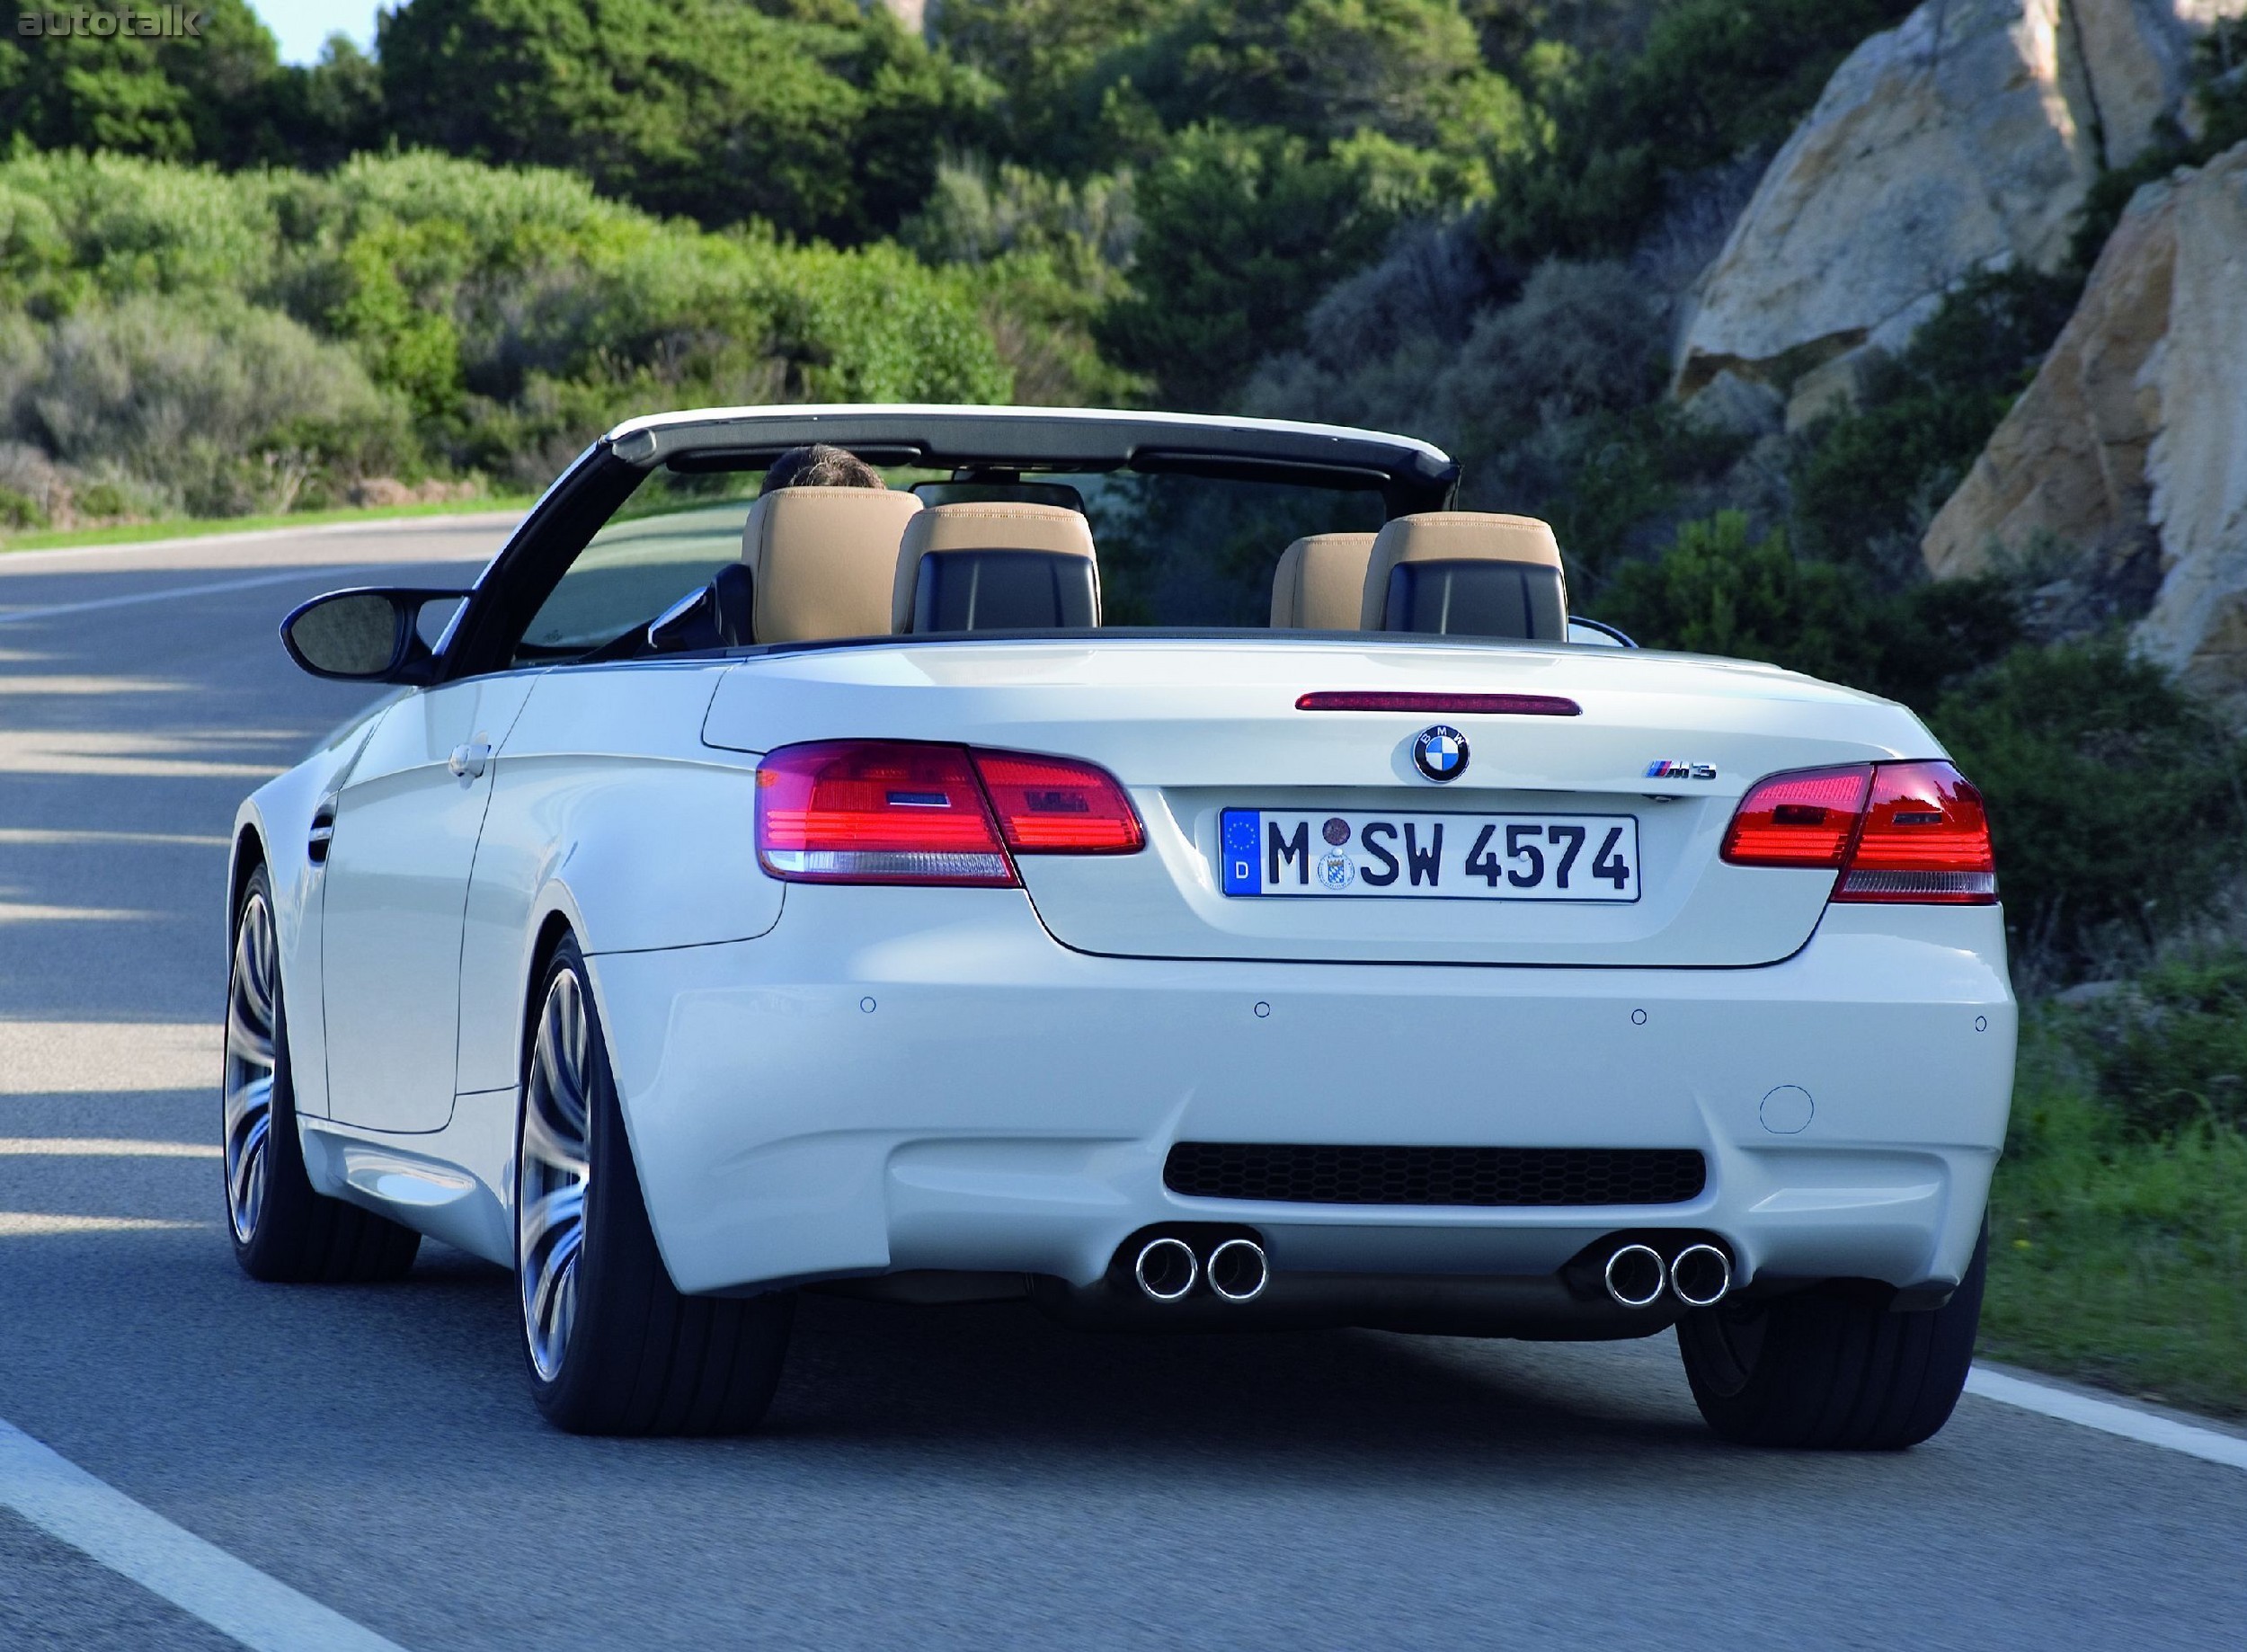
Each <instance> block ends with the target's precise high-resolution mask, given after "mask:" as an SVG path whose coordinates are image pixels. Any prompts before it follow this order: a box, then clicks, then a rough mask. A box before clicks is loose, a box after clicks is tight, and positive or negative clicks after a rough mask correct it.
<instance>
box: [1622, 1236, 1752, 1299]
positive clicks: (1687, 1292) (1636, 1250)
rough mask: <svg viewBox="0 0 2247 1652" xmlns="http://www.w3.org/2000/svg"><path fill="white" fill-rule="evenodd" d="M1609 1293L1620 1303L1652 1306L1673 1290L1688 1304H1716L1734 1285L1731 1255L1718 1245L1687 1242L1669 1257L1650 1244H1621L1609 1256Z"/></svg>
mask: <svg viewBox="0 0 2247 1652" xmlns="http://www.w3.org/2000/svg"><path fill="white" fill-rule="evenodd" d="M1604 1276H1605V1279H1606V1282H1607V1294H1608V1295H1609V1296H1611V1297H1612V1298H1613V1299H1614V1301H1615V1302H1616V1304H1617V1305H1618V1306H1619V1307H1623V1308H1651V1307H1653V1306H1654V1305H1655V1303H1656V1302H1658V1301H1661V1300H1662V1293H1663V1292H1665V1291H1668V1292H1671V1293H1672V1294H1674V1296H1675V1297H1676V1298H1677V1300H1678V1301H1681V1302H1683V1304H1684V1305H1685V1306H1686V1307H1688V1308H1714V1307H1715V1306H1716V1305H1717V1304H1718V1303H1719V1302H1720V1301H1724V1299H1725V1296H1726V1295H1727V1292H1730V1291H1731V1289H1732V1258H1731V1257H1728V1256H1727V1255H1726V1254H1725V1253H1724V1252H1723V1251H1722V1250H1721V1249H1719V1248H1718V1247H1717V1246H1714V1245H1710V1244H1703V1243H1695V1244H1691V1245H1688V1246H1686V1247H1685V1248H1683V1249H1682V1250H1680V1251H1679V1252H1678V1253H1677V1254H1676V1255H1675V1256H1674V1257H1671V1258H1669V1259H1668V1260H1667V1261H1665V1260H1663V1257H1662V1253H1661V1252H1660V1251H1658V1250H1656V1248H1654V1247H1653V1246H1651V1245H1639V1244H1631V1245H1619V1246H1617V1247H1616V1248H1615V1251H1614V1254H1613V1255H1612V1256H1611V1257H1608V1258H1607V1269H1606V1273H1605V1275H1604Z"/></svg>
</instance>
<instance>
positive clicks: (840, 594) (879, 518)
mask: <svg viewBox="0 0 2247 1652" xmlns="http://www.w3.org/2000/svg"><path fill="white" fill-rule="evenodd" d="M919 511H920V501H919V500H918V499H916V498H914V497H913V496H912V495H911V494H910V493H897V492H893V491H892V490H891V489H889V488H870V487H784V488H778V489H776V490H775V491H774V492H772V493H767V494H766V495H765V496H764V497H763V498H761V499H759V501H758V502H756V503H755V504H754V505H752V506H750V511H749V520H748V521H747V522H746V523H745V524H743V525H742V561H743V562H745V563H747V564H749V571H750V573H752V574H754V575H755V576H756V580H757V594H756V621H755V630H756V634H757V640H758V641H759V642H760V643H813V642H819V641H821V640H822V639H824V638H827V637H831V636H881V635H884V634H885V633H887V632H888V630H889V628H890V585H891V582H892V581H893V580H894V579H895V578H896V574H897V541H898V537H899V536H900V535H901V534H902V533H903V532H904V531H905V524H906V522H907V521H909V520H910V519H911V518H912V517H914V516H915V515H917V514H918V513H919Z"/></svg>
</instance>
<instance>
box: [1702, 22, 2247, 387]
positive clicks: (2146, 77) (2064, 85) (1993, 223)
mask: <svg viewBox="0 0 2247 1652" xmlns="http://www.w3.org/2000/svg"><path fill="white" fill-rule="evenodd" d="M2239 15H2247V0H1927V4H1923V5H1922V6H1921V7H1920V8H1919V10H1917V11H1916V12H1914V13H1912V15H1911V16H1910V17H1909V18H1907V19H1906V20H1905V22H1904V23H1903V25H1902V26H1901V27H1899V28H1896V29H1894V30H1891V31H1888V32H1887V33H1885V34H1878V35H1875V36H1874V37H1873V38H1872V39H1870V40H1867V41H1866V42H1865V43H1864V44H1863V45H1861V46H1860V47H1859V48H1858V49H1856V51H1854V52H1852V54H1851V55H1850V57H1849V58H1848V60H1847V61H1846V62H1844V63H1843V65H1842V67H1840V68H1839V69H1838V70H1836V71H1835V72H1834V78H1833V79H1832V80H1831V81H1830V82H1828V83H1827V84H1826V88H1825V93H1824V95H1823V96H1821V97H1820V98H1819V100H1818V103H1817V107H1816V109H1815V110H1813V111H1811V113H1810V115H1809V117H1808V119H1807V120H1805V121H1804V122H1803V123H1802V125H1801V126H1800V127H1798V128H1797V129H1796V130H1795V133H1794V135H1793V136H1792V137H1791V138H1789V139H1788V141H1787V144H1786V146H1785V147H1783V148H1782V149H1781V150H1780V152H1779V154H1778V155H1777V157H1776V158H1774V159H1773V160H1772V164H1771V167H1770V169H1769V170H1768V171H1767V172H1766V173H1764V175H1763V182H1762V183H1761V185H1759V186H1758V188H1757V190H1756V192H1755V195H1754V199H1753V200H1751V201H1750V202H1749V203H1748V207H1747V209H1746V211H1745V212H1744V213H1743V214H1742V215H1741V217H1740V220H1739V222H1738V223H1737V224H1736V225H1735V226H1734V227H1733V231H1732V235H1731V237H1730V239H1729V240H1728V241H1727V243H1726V244H1725V248H1724V250H1723V252H1721V253H1719V254H1718V256H1717V258H1716V260H1715V261H1714V262H1712V263H1711V264H1710V267H1709V269H1708V271H1706V272H1705V273H1704V274H1703V275H1702V277H1701V282H1700V284H1699V287H1698V289H1697V292H1696V295H1695V304H1694V306H1693V310H1692V314H1691V315H1690V316H1689V318H1688V319H1687V321H1686V323H1685V325H1684V326H1683V329H1682V331H1681V333H1680V336H1679V345H1678V351H1677V360H1676V380H1675V387H1676V389H1677V392H1678V394H1680V395H1687V396H1690V395H1693V394H1694V393H1695V392H1697V391H1698V390H1699V389H1701V386H1704V385H1706V384H1708V383H1709V382H1710V380H1711V379H1713V378H1714V377H1716V376H1717V375H1718V374H1719V373H1720V372H1724V371H1727V370H1728V371H1730V372H1732V373H1734V374H1735V375H1736V376H1738V377H1750V378H1763V379H1765V380H1768V381H1771V382H1774V383H1777V384H1779V385H1781V386H1790V385H1791V384H1792V382H1793V380H1794V379H1795V378H1796V377H1799V376H1800V375H1801V374H1803V373H1804V372H1806V371H1807V370H1809V369H1813V368H1816V367H1817V366H1819V365H1821V364H1822V363H1824V362H1825V361H1827V360H1832V359H1833V358H1834V357H1837V356H1840V355H1842V354H1843V353H1844V352H1847V351H1852V350H1856V349H1859V348H1861V347H1863V346H1866V345H1870V346H1872V347H1874V348H1876V349H1887V350H1894V349H1896V348H1897V347H1899V346H1900V345H1901V344H1902V343H1904V342H1905V341H1906V340H1907V339H1908V338H1909V337H1910V336H1911V334H1912V333H1913V332H1914V331H1915V330H1916V329H1917V327H1918V326H1919V324H1920V323H1921V322H1923V321H1924V320H1925V319H1926V318H1927V316H1928V315H1930V314H1931V313H1932V311H1933V309H1934V308H1935V306H1936V305H1937V304H1939V303H1940V302H1941V298H1942V295H1943V293H1944V292H1945V291H1946V290H1947V289H1949V288H1950V287H1951V286H1952V285H1954V284H1955V283H1956V282H1957V281H1958V280H1960V278H1962V277H1964V276H1966V275H1967V274H1969V273H1970V272H1972V271H1976V270H1981V269H1994V268H2002V267H2005V266H2009V265H2013V264H2029V265H2034V266H2036V267H2038V268H2044V269H2049V268H2051V267H2053V266H2054V265H2056V263H2057V262H2059V261H2060V259H2061V258H2062V257H2063V256H2064V255H2065V253H2066V250H2067V242H2068V236H2069V234H2070V231H2071V228H2072V220H2073V218H2074V213H2075V210H2076V209H2077V208H2078V207H2080V206H2081V205H2082V203H2083V194H2084V191H2085V190H2086V189H2087V188H2088V187H2089V186H2090V183H2091V182H2092V179H2093V178H2094V177H2095V176H2096V175H2097V174H2098V173H2099V171H2100V168H2101V167H2102V166H2115V165H2122V164H2127V163H2128V162H2129V161H2131V160H2134V159H2136V157H2137V156H2138V155H2141V154H2142V153H2144V151H2145V146H2146V145H2147V144H2148V143H2149V142H2150V141H2152V138H2153V137H2154V131H2155V128H2156V125H2157V123H2158V122H2159V121H2160V120H2163V118H2164V117H2166V118H2171V119H2174V118H2177V117H2179V116H2180V115H2181V114H2182V113H2183V109H2182V102H2183V95H2184V88H2185V70H2186V66H2187V63H2188V60H2189V55H2190V52H2191V48H2192V42H2193V40H2194V38H2195V36H2196V35H2197V34H2198V33H2199V32H2201V31H2205V30H2206V29H2207V27H2209V26H2210V25H2211V24H2212V23H2213V22H2216V21H2217V20H2218V19H2220V18H2222V17H2225V16H2239Z"/></svg>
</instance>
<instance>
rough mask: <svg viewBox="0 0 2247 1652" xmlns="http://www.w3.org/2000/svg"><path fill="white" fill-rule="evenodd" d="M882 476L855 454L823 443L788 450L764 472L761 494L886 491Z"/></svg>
mask: <svg viewBox="0 0 2247 1652" xmlns="http://www.w3.org/2000/svg"><path fill="white" fill-rule="evenodd" d="M887 486H889V484H888V483H886V482H884V481H883V480H882V473H881V472H880V471H878V470H876V469H875V468H874V466H871V465H869V464H867V463H866V461H865V460H864V459H862V458H860V457H858V456H857V454H855V453H849V452H846V451H845V450H844V449H840V448H835V447H830V446H829V445H828V444H827V443H825V442H823V441H819V442H813V444H812V445H811V446H810V447H808V448H790V449H788V450H787V451H786V453H784V454H782V455H781V456H780V457H778V458H777V459H775V460H773V462H772V468H771V469H769V470H768V471H767V472H765V484H764V486H763V487H761V488H759V489H758V490H757V491H758V493H760V494H763V493H772V492H774V491H776V490H777V489H779V488H784V487H887Z"/></svg>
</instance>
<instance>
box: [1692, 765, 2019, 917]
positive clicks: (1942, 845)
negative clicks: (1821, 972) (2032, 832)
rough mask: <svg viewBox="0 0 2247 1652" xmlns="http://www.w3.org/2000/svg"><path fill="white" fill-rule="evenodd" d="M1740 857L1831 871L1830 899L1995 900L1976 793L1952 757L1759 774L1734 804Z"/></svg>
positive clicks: (1729, 856) (1743, 862) (1744, 862)
mask: <svg viewBox="0 0 2247 1652" xmlns="http://www.w3.org/2000/svg"><path fill="white" fill-rule="evenodd" d="M1722 853H1723V857H1724V858H1725V859H1726V860H1727V861H1729V862H1730V863H1731V864H1733V865H1734V866H1800V867H1803V868H1806V869H1809V870H1816V871H1829V870H1830V871H1835V872H1838V873H1840V874H1841V875H1840V876H1839V877H1838V878H1837V879H1836V880H1835V881H1834V893H1833V899H1834V900H1836V901H1911V902H1932V903H1936V904H1943V905H1958V906H1984V905H1987V904H1989V903H1990V902H1992V901H1995V900H1996V899H1997V863H1996V861H1995V859H1994V857H1993V856H1992V855H1991V853H1990V828H1989V817H1988V815H1987V813H1985V811H1984V809H1983V807H1982V795H1981V793H1979V792H1977V791H1976V790H1975V789H1974V787H1973V786H1970V785H1968V784H1967V781H1966V779H1965V778H1964V777H1962V776H1961V775H1960V774H1959V773H1958V770H1957V769H1956V768H1952V767H1951V766H1950V765H1949V764H1948V763H1940V762H1922V763H1877V764H1875V763H1856V764H1852V765H1850V766H1849V767H1847V768H1805V769H1798V770H1797V771H1795V772H1794V773H1791V774H1783V775H1772V777H1769V778H1768V779H1765V780H1761V781H1758V782H1757V783H1756V784H1755V786H1753V787H1751V788H1750V790H1749V792H1748V794H1747V795H1746V796H1745V797H1743V798H1742V799H1741V800H1740V806H1739V807H1738V809H1736V811H1734V813H1733V816H1732V824H1731V827H1730V828H1729V830H1727V831H1726V832H1725V834H1724V848H1723V851H1722Z"/></svg>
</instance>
